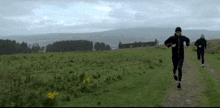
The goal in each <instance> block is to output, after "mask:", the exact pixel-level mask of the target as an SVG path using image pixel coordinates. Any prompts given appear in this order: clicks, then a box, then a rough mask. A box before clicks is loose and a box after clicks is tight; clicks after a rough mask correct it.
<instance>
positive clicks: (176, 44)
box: [164, 27, 190, 89]
mask: <svg viewBox="0 0 220 108" xmlns="http://www.w3.org/2000/svg"><path fill="white" fill-rule="evenodd" d="M181 32H182V30H181V28H180V27H177V28H176V30H175V34H174V35H173V36H170V37H169V38H168V39H167V40H166V41H165V42H164V44H165V45H166V46H167V47H168V48H169V47H171V46H172V61H173V73H174V79H175V80H176V81H178V78H179V83H178V85H177V87H178V88H179V89H181V84H180V83H181V78H182V66H183V61H184V46H183V42H184V41H185V42H186V46H187V47H188V46H189V43H190V40H189V38H187V37H186V36H183V35H181ZM177 68H178V72H179V73H178V78H177V75H176V70H177Z"/></svg>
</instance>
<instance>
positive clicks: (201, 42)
mask: <svg viewBox="0 0 220 108" xmlns="http://www.w3.org/2000/svg"><path fill="white" fill-rule="evenodd" d="M206 43H207V41H206V39H201V38H200V39H198V40H197V41H196V42H195V44H194V45H195V46H196V47H197V53H204V49H206ZM199 45H201V46H202V47H201V48H199Z"/></svg>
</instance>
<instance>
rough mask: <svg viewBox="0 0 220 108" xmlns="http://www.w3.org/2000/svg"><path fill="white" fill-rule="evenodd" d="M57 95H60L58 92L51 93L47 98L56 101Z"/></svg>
mask: <svg viewBox="0 0 220 108" xmlns="http://www.w3.org/2000/svg"><path fill="white" fill-rule="evenodd" d="M57 95H59V93H56V92H53V93H51V92H50V93H48V94H47V97H48V98H50V99H54V97H55V96H57Z"/></svg>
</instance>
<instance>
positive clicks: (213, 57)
mask: <svg viewBox="0 0 220 108" xmlns="http://www.w3.org/2000/svg"><path fill="white" fill-rule="evenodd" d="M210 43H211V42H210ZM212 44H213V43H212ZM209 45H210V44H209ZM209 48H212V47H209ZM214 48H216V47H214ZM219 48H220V47H219ZM219 48H217V49H219ZM209 51H215V52H214V53H213V52H206V54H205V64H206V61H208V62H209V63H210V65H211V66H213V67H215V70H216V71H217V74H218V75H220V73H219V72H220V68H219V63H220V58H219V53H218V50H213V49H209ZM189 54H190V55H193V56H194V57H195V58H197V55H196V52H195V51H194V50H191V51H190V52H189ZM190 61H191V62H193V63H195V64H196V65H197V67H201V63H200V62H198V61H195V60H193V59H191V60H190ZM198 72H199V73H198V74H199V75H198V78H199V81H200V82H201V84H203V86H205V88H206V89H205V90H204V91H203V92H202V99H201V101H198V102H199V103H200V104H201V106H202V105H204V104H207V105H208V106H209V107H219V106H220V102H219V101H220V99H219V97H220V86H219V85H218V81H217V79H216V78H215V77H213V75H212V73H211V72H210V71H209V70H207V69H206V68H198Z"/></svg>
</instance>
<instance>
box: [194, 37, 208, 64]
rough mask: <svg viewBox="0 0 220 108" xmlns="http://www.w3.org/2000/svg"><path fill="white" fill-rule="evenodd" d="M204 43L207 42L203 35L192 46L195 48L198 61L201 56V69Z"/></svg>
mask: <svg viewBox="0 0 220 108" xmlns="http://www.w3.org/2000/svg"><path fill="white" fill-rule="evenodd" d="M206 43H207V41H206V39H205V38H204V35H203V34H202V35H201V38H200V39H198V40H197V41H196V42H195V44H194V45H195V46H196V47H197V57H198V60H200V56H202V67H204V54H205V51H204V49H206Z"/></svg>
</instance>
